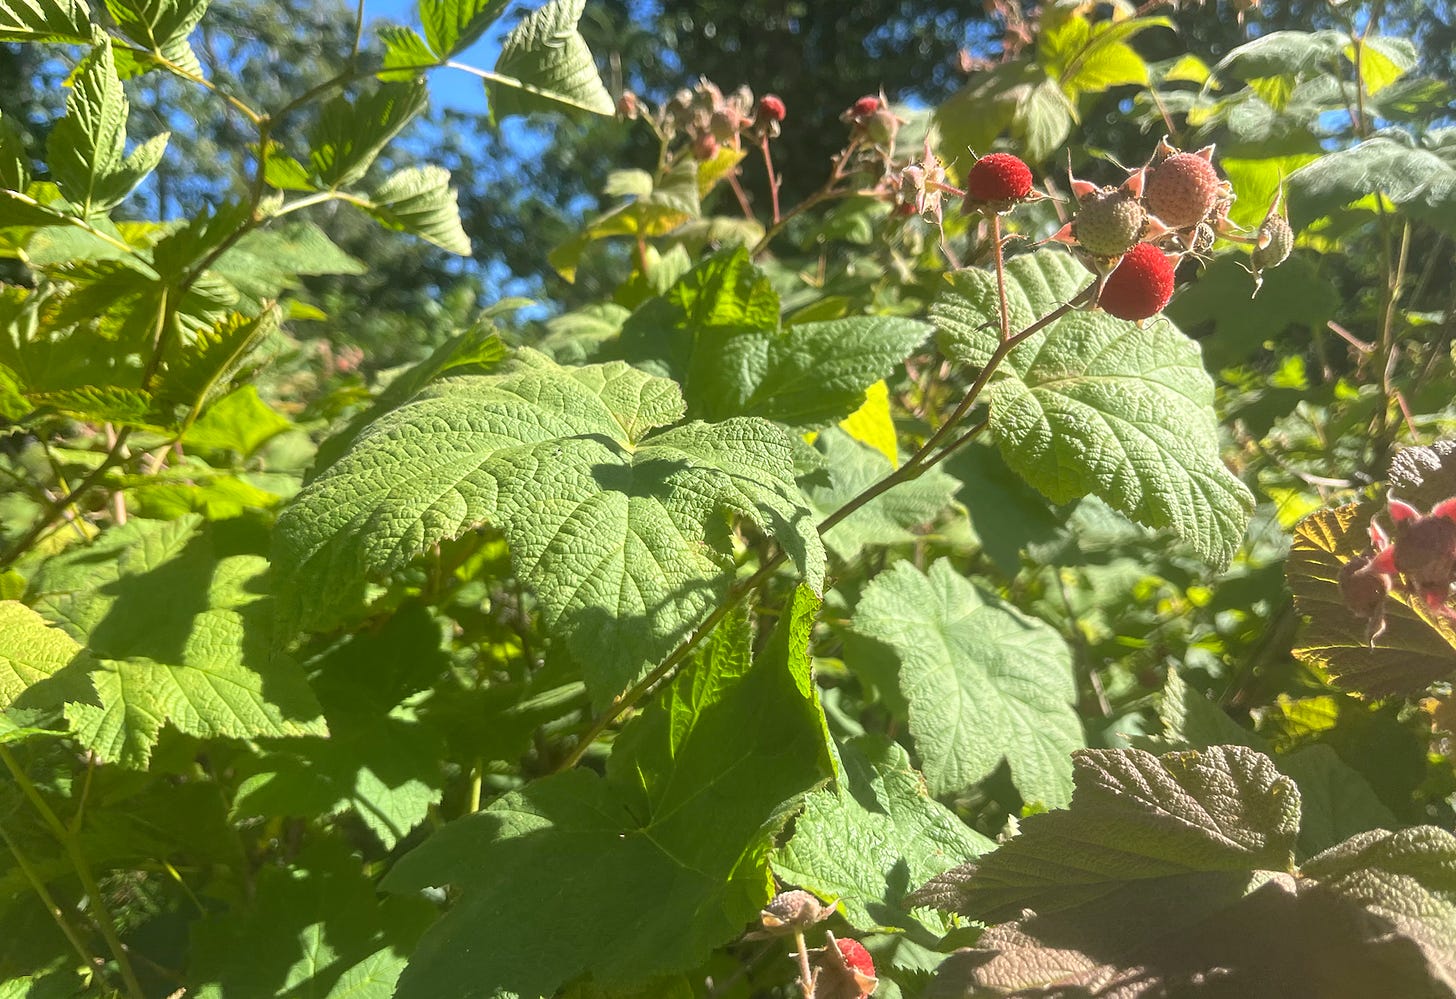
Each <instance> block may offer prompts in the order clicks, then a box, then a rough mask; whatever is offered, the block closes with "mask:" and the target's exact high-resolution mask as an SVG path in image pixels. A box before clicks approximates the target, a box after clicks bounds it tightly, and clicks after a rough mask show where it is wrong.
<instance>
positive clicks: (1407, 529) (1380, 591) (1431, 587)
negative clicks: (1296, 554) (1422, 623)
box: [1340, 497, 1456, 646]
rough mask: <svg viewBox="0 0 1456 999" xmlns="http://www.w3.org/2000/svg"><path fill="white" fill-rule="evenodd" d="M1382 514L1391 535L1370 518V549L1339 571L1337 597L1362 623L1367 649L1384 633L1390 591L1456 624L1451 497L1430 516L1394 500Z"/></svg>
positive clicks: (1455, 512) (1455, 524) (1455, 527)
mask: <svg viewBox="0 0 1456 999" xmlns="http://www.w3.org/2000/svg"><path fill="white" fill-rule="evenodd" d="M1386 509H1387V510H1388V511H1389V514H1390V520H1391V523H1392V524H1393V525H1394V533H1393V536H1392V534H1390V533H1387V532H1386V530H1385V528H1384V527H1382V526H1381V525H1380V524H1379V522H1377V521H1376V520H1374V519H1372V520H1371V521H1370V549H1369V550H1368V551H1366V552H1365V553H1364V554H1362V555H1359V556H1357V557H1356V558H1353V559H1351V560H1350V561H1349V562H1346V563H1345V564H1344V566H1342V567H1341V569H1340V594H1341V596H1343V597H1344V600H1345V606H1346V607H1348V608H1349V610H1350V612H1351V613H1352V614H1354V615H1355V616H1356V617H1359V618H1361V619H1363V620H1364V621H1365V622H1366V631H1365V634H1366V638H1367V639H1368V641H1369V642H1370V644H1371V645H1372V646H1373V645H1374V644H1375V640H1376V639H1377V638H1379V637H1380V636H1381V634H1383V633H1384V631H1385V606H1386V597H1387V596H1389V595H1390V593H1391V591H1393V590H1394V591H1399V592H1402V593H1406V594H1409V595H1411V596H1413V597H1415V598H1416V599H1418V600H1420V602H1421V603H1422V604H1423V605H1424V606H1425V608H1426V609H1427V610H1428V611H1430V612H1431V613H1432V614H1433V615H1436V616H1437V617H1444V618H1448V619H1452V620H1456V609H1453V608H1452V607H1451V606H1450V599H1451V587H1452V585H1453V584H1456V497H1452V498H1451V499H1447V500H1442V501H1441V502H1440V503H1437V504H1436V505H1435V506H1434V507H1432V508H1431V511H1430V513H1424V514H1423V513H1421V512H1420V511H1419V510H1417V509H1416V508H1415V507H1413V506H1411V505H1410V504H1409V503H1405V502H1403V501H1401V500H1398V499H1396V498H1394V497H1391V498H1390V499H1389V500H1388V501H1387V503H1386Z"/></svg>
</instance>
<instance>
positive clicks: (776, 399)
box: [622, 247, 930, 430]
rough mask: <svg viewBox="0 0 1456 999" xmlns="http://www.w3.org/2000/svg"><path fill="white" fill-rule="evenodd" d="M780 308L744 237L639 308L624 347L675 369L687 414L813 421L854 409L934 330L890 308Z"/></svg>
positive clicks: (636, 359) (658, 366)
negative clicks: (831, 311)
mask: <svg viewBox="0 0 1456 999" xmlns="http://www.w3.org/2000/svg"><path fill="white" fill-rule="evenodd" d="M778 313H779V299H778V296H777V295H776V294H775V293H774V291H773V288H772V287H771V286H770V285H769V283H768V280H767V279H766V278H765V277H764V275H763V273H762V272H761V271H759V269H758V268H757V267H755V266H754V265H753V264H752V262H751V261H750V260H749V255H748V251H747V250H745V249H743V248H741V247H740V248H738V249H736V250H733V251H729V252H727V253H723V254H720V255H718V256H716V257H713V258H711V259H709V260H707V261H705V262H703V263H702V264H700V265H698V266H697V267H695V268H694V269H693V270H692V271H690V272H689V273H688V274H686V275H684V276H683V277H682V278H681V279H680V280H679V281H678V282H677V283H676V284H675V285H674V286H673V287H672V288H670V289H669V290H668V292H667V293H666V294H665V295H662V296H661V297H659V298H656V299H653V300H652V301H651V302H649V303H647V304H645V305H644V306H643V307H642V308H640V309H639V310H638V311H637V312H636V313H635V314H634V315H633V316H632V317H631V318H630V319H629V320H628V321H627V323H626V325H625V326H624V327H623V329H622V350H623V353H624V356H625V357H626V358H627V359H628V360H630V361H632V362H633V363H634V364H640V365H644V366H647V367H649V368H650V369H651V370H654V371H657V372H659V373H661V374H666V375H668V376H669V377H672V378H675V379H677V380H678V381H679V383H680V384H681V385H682V386H683V395H684V397H685V398H686V399H687V403H688V415H689V416H691V417H696V418H700V419H705V420H721V419H726V418H727V417H730V416H762V417H764V418H766V419H770V420H775V421H777V422H779V423H783V424H786V425H787V426H789V427H792V428H794V429H796V430H811V429H814V428H817V427H822V426H825V425H827V424H830V423H834V422H837V421H838V420H841V419H844V418H845V417H847V416H849V415H850V414H851V413H853V412H854V411H855V410H856V409H858V408H859V407H860V405H861V404H863V403H864V401H865V392H866V390H867V389H868V388H869V387H870V386H872V385H874V384H875V383H876V382H878V381H879V380H880V379H882V378H884V377H885V376H886V375H888V374H890V372H891V371H892V370H893V369H894V367H895V365H897V364H899V363H900V362H901V361H902V360H904V359H905V358H906V357H907V356H908V355H909V354H910V353H911V352H912V351H913V350H914V349H915V348H916V347H918V346H919V345H920V344H921V343H922V342H923V341H924V340H925V338H926V336H927V335H928V334H929V332H930V331H929V329H928V328H927V327H926V326H925V325H924V324H922V323H918V322H915V321H913V320H909V319H901V318H897V317H893V316H855V317H851V318H846V319H835V320H829V321H826V322H814V323H799V324H796V325H792V326H787V327H783V328H780V327H779V316H778Z"/></svg>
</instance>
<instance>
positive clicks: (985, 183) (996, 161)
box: [966, 153, 1031, 212]
mask: <svg viewBox="0 0 1456 999" xmlns="http://www.w3.org/2000/svg"><path fill="white" fill-rule="evenodd" d="M1030 193H1031V168H1030V167H1028V166H1027V165H1026V164H1025V163H1024V162H1022V161H1021V159H1020V157H1017V156H1012V155H1011V154H1010V153H991V154H990V155H989V156H982V157H981V158H980V159H978V160H976V162H975V164H974V165H973V166H972V167H971V169H970V172H969V173H968V174H967V175H966V199H967V200H968V201H969V202H971V203H972V204H984V205H989V206H991V207H992V208H993V209H994V210H995V211H998V212H1000V211H1005V210H1007V209H1008V208H1010V207H1011V206H1012V205H1014V204H1016V203H1017V202H1018V201H1021V200H1022V199H1023V198H1025V197H1026V196H1027V195H1028V194H1030Z"/></svg>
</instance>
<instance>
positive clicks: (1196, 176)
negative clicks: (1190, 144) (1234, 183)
mask: <svg viewBox="0 0 1456 999" xmlns="http://www.w3.org/2000/svg"><path fill="white" fill-rule="evenodd" d="M1219 186H1220V181H1219V179H1218V174H1217V173H1216V172H1214V169H1213V164H1212V163H1210V162H1209V161H1208V159H1207V158H1206V157H1204V156H1200V155H1198V154H1197V153H1174V154H1173V155H1172V156H1169V157H1168V158H1167V159H1165V160H1163V161H1162V162H1161V163H1159V164H1158V165H1157V166H1155V167H1154V168H1153V170H1152V172H1151V173H1150V174H1149V175H1148V179H1147V183H1146V185H1145V186H1144V188H1143V198H1144V199H1145V200H1146V201H1147V205H1148V211H1150V212H1152V213H1153V214H1154V215H1156V216H1157V217H1158V218H1159V219H1161V220H1162V221H1163V222H1164V223H1165V224H1166V225H1168V226H1170V227H1172V228H1174V229H1186V228H1188V227H1189V226H1194V225H1197V224H1198V223H1199V222H1200V221H1202V219H1203V217H1204V216H1205V215H1207V214H1208V212H1209V210H1210V209H1211V208H1213V206H1214V203H1215V202H1216V201H1217V200H1218V195H1219Z"/></svg>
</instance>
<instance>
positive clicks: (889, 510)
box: [804, 427, 958, 561]
mask: <svg viewBox="0 0 1456 999" xmlns="http://www.w3.org/2000/svg"><path fill="white" fill-rule="evenodd" d="M818 448H819V450H820V451H821V452H822V453H823V455H824V459H825V462H826V464H827V466H828V467H827V468H826V470H825V475H826V476H827V479H828V481H827V483H826V484H824V485H814V484H810V485H807V486H806V487H805V490H804V491H805V495H807V496H808V497H809V502H810V503H811V504H812V505H813V507H814V509H815V511H816V512H817V513H818V514H819V519H820V521H821V522H822V521H823V519H824V518H825V517H827V516H829V515H830V514H831V513H833V512H834V511H836V510H838V509H839V508H840V507H841V506H843V505H844V504H845V503H847V502H849V501H850V500H851V499H853V498H854V497H856V496H858V495H859V494H860V493H861V492H863V491H864V490H865V489H868V488H869V487H870V486H872V485H874V484H875V483H876V482H878V481H880V480H881V479H883V478H884V477H885V476H887V475H889V474H890V473H891V472H892V471H894V466H892V465H891V464H890V463H889V462H888V461H886V460H885V459H884V457H883V456H882V455H881V454H880V453H879V452H877V451H874V450H872V449H871V448H868V447H866V446H865V445H863V444H860V443H859V442H858V441H856V440H854V439H853V438H852V437H850V436H849V435H848V434H846V433H845V432H844V431H842V430H840V429H838V428H837V427H831V428H830V429H828V430H826V431H824V432H823V434H821V435H820V437H819V442H818ZM811 481H812V480H811ZM957 486H958V483H957V482H956V481H955V480H954V479H952V478H951V477H950V476H948V475H946V474H945V473H944V472H943V471H941V470H940V469H938V468H932V469H931V470H930V471H928V472H926V473H925V474H923V475H920V476H918V477H916V478H914V479H911V480H910V481H909V482H902V483H900V484H899V485H897V486H895V487H894V488H893V489H889V490H887V491H886V492H884V493H882V494H881V495H879V496H877V497H875V499H873V500H871V501H870V502H869V503H866V504H865V505H864V506H862V507H860V508H859V509H858V510H856V511H854V513H852V514H850V515H849V516H848V517H846V518H845V519H844V520H842V521H840V522H839V523H837V524H835V525H834V527H833V529H832V530H830V531H827V532H825V534H824V543H825V544H826V545H828V546H829V550H830V551H832V552H833V553H834V554H835V556H836V557H838V558H839V559H841V560H844V561H849V560H852V559H854V558H856V557H858V556H859V554H860V553H861V552H862V551H863V550H864V549H865V548H866V547H868V546H872V545H895V544H904V543H906V542H911V541H914V540H915V538H916V537H917V535H916V534H915V532H914V531H913V530H912V529H913V528H915V527H918V526H920V525H922V524H928V523H931V522H933V521H934V520H935V519H936V518H937V517H939V516H940V515H941V514H942V513H943V512H944V511H945V509H946V507H947V506H949V505H950V503H951V501H952V500H953V499H954V498H955V492H956V488H957Z"/></svg>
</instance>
